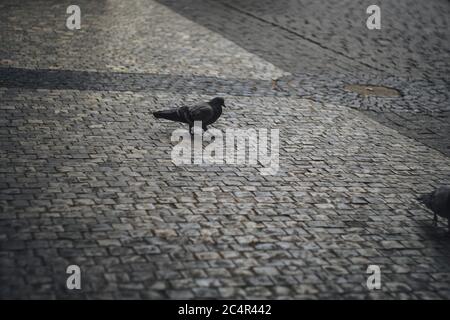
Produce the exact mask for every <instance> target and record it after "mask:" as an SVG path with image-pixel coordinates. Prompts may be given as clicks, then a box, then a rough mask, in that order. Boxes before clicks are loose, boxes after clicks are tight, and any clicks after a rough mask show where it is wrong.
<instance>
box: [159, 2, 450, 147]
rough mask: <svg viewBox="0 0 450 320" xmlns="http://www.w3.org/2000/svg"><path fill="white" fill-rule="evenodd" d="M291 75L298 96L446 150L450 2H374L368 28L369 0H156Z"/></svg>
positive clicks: (448, 141) (449, 113) (449, 123)
mask: <svg viewBox="0 0 450 320" xmlns="http://www.w3.org/2000/svg"><path fill="white" fill-rule="evenodd" d="M159 2H160V3H163V4H165V5H167V6H168V7H170V8H172V9H173V10H175V11H176V12H177V13H179V14H181V15H183V16H185V17H188V18H189V19H191V20H193V21H195V22H197V23H199V24H201V25H203V26H206V27H207V28H209V29H211V30H212V31H214V32H217V33H220V34H221V35H223V36H224V37H226V38H228V39H230V40H232V41H234V42H236V43H237V44H238V45H240V46H242V47H243V48H245V49H246V50H248V51H249V52H252V53H254V54H256V55H258V56H260V57H262V58H264V59H265V60H267V61H270V62H271V63H272V64H274V65H276V66H278V67H279V68H281V69H283V70H286V71H289V72H290V73H291V74H292V75H291V76H287V77H285V78H282V79H281V80H282V81H281V82H283V81H286V82H290V83H291V87H294V88H295V90H296V91H297V93H299V94H300V95H304V94H305V92H307V96H310V97H312V98H313V99H315V100H317V101H326V102H330V103H339V104H342V105H346V106H347V105H351V106H352V107H354V108H357V109H360V110H361V111H362V112H364V113H365V114H367V115H368V116H370V117H372V118H373V119H376V120H377V121H379V122H381V123H383V124H385V125H388V126H390V127H392V128H394V129H396V130H399V131H401V132H402V133H403V134H405V135H407V136H409V137H411V138H414V139H416V140H418V141H421V142H422V143H425V144H426V145H428V146H430V147H432V148H435V149H436V150H439V151H440V152H442V153H444V154H446V155H447V156H450V104H449V100H450V99H449V96H448V92H449V88H450V81H449V76H448V75H449V68H450V64H449V62H448V61H450V39H449V32H448V30H449V28H450V26H449V20H448V16H449V14H450V5H449V3H448V1H443V0H442V1H419V2H417V1H411V0H400V1H391V0H383V1H378V3H377V4H378V5H379V6H380V8H381V17H382V19H381V21H382V28H381V30H376V31H371V30H368V29H367V28H366V26H365V23H366V18H367V17H368V15H367V14H366V13H365V10H366V8H367V7H368V6H369V5H371V4H373V3H372V2H370V1H367V0H347V1H340V0H335V1H309V0H301V1H296V0H282V1H275V2H274V1H264V0H263V1H259V0H258V1H254V0H246V1H240V0H238V1H233V0H232V1H222V0H217V1H209V0H189V1H187V2H186V1H182V2H180V1H173V0H159ZM353 83H356V84H379V85H385V86H393V87H394V88H397V89H399V90H401V91H402V92H403V93H404V94H403V95H402V96H401V97H400V98H397V99H386V98H384V97H378V98H377V97H371V98H370V99H364V98H361V97H357V96H355V95H354V94H349V93H347V92H346V91H345V90H343V87H344V86H345V85H346V84H353Z"/></svg>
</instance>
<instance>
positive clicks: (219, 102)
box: [209, 97, 226, 107]
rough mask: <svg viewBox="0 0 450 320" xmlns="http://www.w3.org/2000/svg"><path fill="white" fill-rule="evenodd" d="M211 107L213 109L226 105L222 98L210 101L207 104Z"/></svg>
mask: <svg viewBox="0 0 450 320" xmlns="http://www.w3.org/2000/svg"><path fill="white" fill-rule="evenodd" d="M209 103H210V104H211V105H212V106H214V107H216V106H217V107H222V106H223V107H226V105H225V100H224V99H223V98H221V97H215V98H214V99H212V100H211V101H210V102H209Z"/></svg>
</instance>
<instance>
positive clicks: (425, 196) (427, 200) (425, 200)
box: [417, 193, 432, 209]
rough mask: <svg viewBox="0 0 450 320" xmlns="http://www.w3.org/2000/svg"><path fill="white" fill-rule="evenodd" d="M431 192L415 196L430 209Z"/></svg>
mask: <svg viewBox="0 0 450 320" xmlns="http://www.w3.org/2000/svg"><path fill="white" fill-rule="evenodd" d="M431 196H432V194H431V193H427V194H423V195H421V196H419V197H418V198H417V200H418V201H420V202H422V203H423V204H424V205H425V206H426V207H427V208H429V209H431Z"/></svg>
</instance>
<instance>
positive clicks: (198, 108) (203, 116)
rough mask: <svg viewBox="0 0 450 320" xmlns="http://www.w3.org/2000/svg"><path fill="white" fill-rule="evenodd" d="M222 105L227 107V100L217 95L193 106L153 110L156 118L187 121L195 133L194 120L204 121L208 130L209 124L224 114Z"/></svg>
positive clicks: (204, 127)
mask: <svg viewBox="0 0 450 320" xmlns="http://www.w3.org/2000/svg"><path fill="white" fill-rule="evenodd" d="M222 106H224V107H225V100H224V99H223V98H220V97H216V98H214V99H212V100H210V101H208V102H204V103H201V104H198V105H195V106H192V107H187V106H183V107H179V108H174V109H169V110H162V111H156V112H153V115H154V116H155V118H158V119H160V118H162V119H167V120H171V121H176V122H181V123H187V124H188V125H189V132H190V133H191V134H193V131H192V128H193V126H194V121H201V122H202V129H203V131H206V130H208V127H207V126H208V125H210V124H212V123H214V122H216V120H217V119H219V117H220V115H221V114H222Z"/></svg>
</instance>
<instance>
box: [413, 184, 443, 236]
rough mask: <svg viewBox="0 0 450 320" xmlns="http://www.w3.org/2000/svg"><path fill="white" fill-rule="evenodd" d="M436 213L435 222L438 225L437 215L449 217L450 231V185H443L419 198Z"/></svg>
mask: <svg viewBox="0 0 450 320" xmlns="http://www.w3.org/2000/svg"><path fill="white" fill-rule="evenodd" d="M418 200H419V201H421V202H422V203H423V204H424V205H425V206H426V207H427V208H429V209H431V211H433V213H434V224H435V225H437V221H438V220H437V219H438V218H437V216H440V217H443V218H447V223H448V232H449V233H450V186H442V187H439V188H437V189H436V190H434V191H433V192H431V193H428V194H424V195H422V196H420V197H419V198H418Z"/></svg>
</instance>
